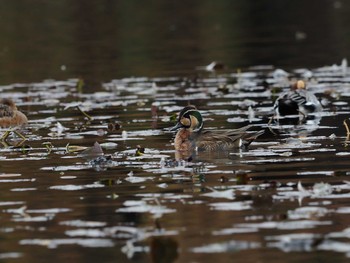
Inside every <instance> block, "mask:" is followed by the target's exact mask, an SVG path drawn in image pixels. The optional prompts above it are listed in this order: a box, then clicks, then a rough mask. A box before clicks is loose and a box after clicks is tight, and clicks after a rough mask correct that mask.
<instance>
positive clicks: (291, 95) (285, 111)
mask: <svg viewBox="0 0 350 263" xmlns="http://www.w3.org/2000/svg"><path fill="white" fill-rule="evenodd" d="M274 110H275V112H276V113H277V115H280V116H285V115H298V114H299V113H301V114H302V115H304V116H307V115H308V114H309V113H313V112H319V111H322V106H321V103H320V102H319V101H318V99H317V98H316V96H315V95H314V94H312V93H311V92H308V91H307V90H306V85H305V82H304V81H302V80H298V81H297V82H296V83H294V84H293V85H292V86H291V89H290V90H289V91H286V92H283V93H282V94H281V95H280V96H279V97H278V98H277V99H276V101H275V105H274Z"/></svg>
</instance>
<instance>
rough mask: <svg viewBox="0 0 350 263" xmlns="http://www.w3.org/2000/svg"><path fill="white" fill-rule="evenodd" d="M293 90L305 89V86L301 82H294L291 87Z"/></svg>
mask: <svg viewBox="0 0 350 263" xmlns="http://www.w3.org/2000/svg"><path fill="white" fill-rule="evenodd" d="M292 89H293V90H302V89H306V84H305V82H304V81H303V80H298V81H297V82H295V83H294V84H293V86H292Z"/></svg>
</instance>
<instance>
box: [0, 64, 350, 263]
mask: <svg viewBox="0 0 350 263" xmlns="http://www.w3.org/2000/svg"><path fill="white" fill-rule="evenodd" d="M276 72H279V73H280V72H281V71H279V70H275V69H273V68H271V67H268V68H265V67H264V68H261V69H260V70H258V69H256V70H254V71H253V70H252V71H246V72H238V73H232V72H224V73H218V72H207V73H205V72H202V73H201V74H202V77H199V78H197V79H191V78H181V77H169V78H168V77H157V78H145V77H139V78H123V79H113V80H111V81H108V82H106V83H103V84H102V89H100V90H98V91H95V92H89V91H88V90H87V91H85V90H84V88H85V86H83V87H81V85H80V84H81V82H80V81H79V80H78V79H69V80H67V81H54V80H47V81H42V82H38V83H31V84H20V85H19V84H13V85H6V86H0V90H1V92H2V94H3V96H8V97H13V98H14V99H15V101H16V102H17V104H18V107H19V108H20V109H21V110H22V111H23V112H25V113H26V114H27V115H28V118H29V120H30V121H29V125H28V127H27V128H26V130H25V131H24V134H25V136H26V137H27V138H28V140H27V141H25V142H24V144H23V145H21V146H11V145H16V142H17V138H16V137H15V136H11V138H10V139H9V140H8V145H7V146H6V145H4V146H3V147H2V148H1V150H0V151H1V174H0V187H1V200H0V216H1V219H2V222H3V223H2V226H1V228H0V235H1V237H2V240H3V242H2V244H3V246H2V247H1V250H0V257H1V258H3V259H10V258H19V259H20V260H22V261H26V262H37V259H38V258H40V257H42V256H43V255H46V254H49V253H50V255H51V256H54V257H55V258H59V259H62V260H67V259H72V258H74V260H75V261H76V262H92V261H96V259H99V260H102V261H113V260H115V259H116V258H118V260H119V261H122V262H128V261H134V260H141V261H147V260H150V261H153V262H176V261H179V262H191V261H200V262H209V261H212V260H214V259H216V258H220V260H221V261H222V262H227V261H229V260H230V259H231V258H232V256H235V257H239V258H242V260H238V261H242V262H243V260H244V261H247V260H248V261H249V262H256V261H261V257H263V258H264V259H263V260H262V261H267V260H268V261H269V262H280V258H284V261H286V262H294V261H295V260H299V257H301V255H304V256H307V257H308V258H309V259H310V261H311V262H317V261H318V257H319V254H320V252H322V255H323V257H324V258H332V259H334V258H336V259H339V260H345V259H346V258H347V257H348V256H349V252H350V248H349V243H348V242H347V239H348V237H349V236H348V231H349V230H348V223H347V221H348V220H347V217H348V213H349V211H350V210H349V207H348V205H347V200H348V198H349V194H350V184H349V182H348V180H347V176H348V174H349V171H348V165H347V158H348V155H349V152H348V138H346V136H345V135H346V130H345V128H344V127H343V120H344V119H346V118H347V116H348V113H349V107H348V105H349V99H348V98H349V95H348V94H349V78H348V76H349V72H350V71H349V68H348V67H347V66H346V63H345V61H343V63H342V64H341V65H338V66H337V65H334V66H331V67H322V68H317V69H313V70H309V71H308V76H311V78H310V79H309V80H308V81H307V83H308V88H309V89H310V91H312V92H314V93H315V94H316V95H317V97H318V98H319V99H320V101H322V102H323V103H324V110H323V111H322V112H321V113H320V114H319V115H317V116H309V118H299V117H297V118H296V119H297V120H296V122H294V120H293V119H291V118H287V119H279V120H271V116H272V114H273V101H274V99H275V98H276V97H277V96H278V94H280V93H281V92H283V90H284V88H283V86H284V84H283V83H286V81H288V80H287V79H283V81H282V82H281V78H280V75H279V74H276ZM310 74H311V75H310ZM277 75H279V76H277ZM304 75H305V70H300V69H298V70H295V71H289V72H288V76H289V77H290V78H293V79H294V78H300V77H302V76H304ZM281 83H282V84H281ZM281 85H282V88H281ZM189 102H190V103H191V104H194V105H197V106H198V108H199V110H200V111H201V113H202V115H203V118H204V120H205V127H206V129H214V128H216V129H226V128H227V129H228V128H238V127H242V126H244V125H247V124H249V123H250V124H251V125H252V128H251V129H252V130H261V129H264V130H265V133H264V134H263V135H261V136H260V137H259V138H258V139H257V140H256V141H254V142H253V143H252V144H251V145H250V146H249V150H244V149H237V150H232V151H224V152H198V153H197V154H196V155H195V156H194V158H193V159H192V160H191V161H188V160H176V159H175V151H174V146H173V143H172V142H173V137H174V135H173V134H172V133H171V132H170V131H169V129H168V128H169V127H172V126H173V125H174V123H173V120H174V119H176V116H174V114H175V113H177V112H179V110H181V109H182V108H183V106H185V105H187V103H189ZM314 117H315V118H314ZM111 123H112V124H113V128H111ZM33 248H35V249H33ZM67 248H69V250H67ZM62 251H65V252H64V253H62ZM67 251H69V252H67ZM288 252H292V254H288V258H285V256H286V253H288ZM296 252H298V254H296V255H295V254H294V253H296ZM262 255H263V256H262Z"/></svg>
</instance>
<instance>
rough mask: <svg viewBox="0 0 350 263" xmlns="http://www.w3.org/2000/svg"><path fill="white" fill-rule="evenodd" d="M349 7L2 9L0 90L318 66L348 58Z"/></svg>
mask: <svg viewBox="0 0 350 263" xmlns="http://www.w3.org/2000/svg"><path fill="white" fill-rule="evenodd" d="M349 8H350V7H349V4H348V3H347V2H346V1H333V0H321V1H317V2H315V1H302V0H297V1H290V0H287V1H278V0H262V1H258V2H257V1H253V0H250V1H215V2H213V1H188V2H186V3H182V2H178V1H165V2H164V1H152V3H151V4H142V5H141V4H140V3H139V2H138V1H112V0H102V1H97V0H94V1H89V2H87V1H74V2H72V1H50V2H47V1H40V0H39V1H30V0H19V1H2V2H1V3H0V10H1V11H0V29H1V37H0V69H1V71H0V72H1V74H0V80H1V83H4V84H6V83H14V82H30V81H41V80H42V79H47V78H54V79H67V78H71V77H79V76H81V77H83V78H84V79H86V80H88V82H89V83H92V84H91V85H92V86H93V87H92V88H98V86H96V85H98V84H99V83H100V82H101V81H109V80H111V79H113V78H119V77H129V76H148V77H155V76H177V75H180V74H181V75H186V76H187V75H190V74H193V69H194V68H195V67H196V66H198V65H205V64H208V63H209V62H210V61H213V60H219V61H222V62H224V63H225V64H227V65H229V66H230V67H232V68H233V69H236V68H245V67H249V66H252V65H261V64H263V65H266V64H268V65H275V66H277V67H283V68H296V67H319V66H323V65H330V64H333V63H335V62H337V61H340V60H341V59H342V58H344V57H349V49H348V46H349V42H350V39H349V36H350V34H349V18H348V13H349Z"/></svg>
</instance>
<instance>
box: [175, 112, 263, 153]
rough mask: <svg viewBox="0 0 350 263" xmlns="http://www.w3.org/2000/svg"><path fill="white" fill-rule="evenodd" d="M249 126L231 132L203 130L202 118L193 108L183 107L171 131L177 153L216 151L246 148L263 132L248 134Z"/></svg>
mask: <svg viewBox="0 0 350 263" xmlns="http://www.w3.org/2000/svg"><path fill="white" fill-rule="evenodd" d="M250 127H251V126H250V125H248V126H244V127H242V128H239V129H231V130H205V129H203V118H202V115H201V114H200V112H199V111H198V110H197V109H196V107H195V106H187V107H185V108H184V109H183V110H182V111H181V112H180V114H179V117H178V120H177V124H176V125H175V126H174V127H173V128H171V131H177V133H176V136H175V141H174V146H175V150H177V151H193V150H199V151H217V150H231V149H235V148H245V147H248V146H249V145H250V144H251V143H252V142H253V141H254V140H255V139H256V138H257V137H258V136H260V135H261V134H263V133H264V131H263V130H261V131H258V132H252V133H249V132H247V130H248V129H249V128H250Z"/></svg>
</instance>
